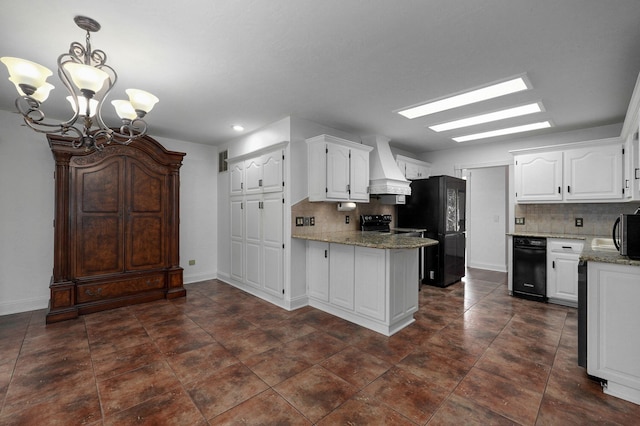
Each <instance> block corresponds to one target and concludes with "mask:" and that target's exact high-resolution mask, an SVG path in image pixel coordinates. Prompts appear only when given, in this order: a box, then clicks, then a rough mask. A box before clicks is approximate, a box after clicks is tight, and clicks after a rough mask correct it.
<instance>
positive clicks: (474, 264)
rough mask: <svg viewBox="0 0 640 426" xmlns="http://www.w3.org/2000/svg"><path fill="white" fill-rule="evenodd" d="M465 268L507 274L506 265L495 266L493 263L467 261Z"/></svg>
mask: <svg viewBox="0 0 640 426" xmlns="http://www.w3.org/2000/svg"><path fill="white" fill-rule="evenodd" d="M467 266H468V267H469V268H476V269H487V270H489V271H496V272H507V267H506V265H496V264H493V263H482V262H469V261H467Z"/></svg>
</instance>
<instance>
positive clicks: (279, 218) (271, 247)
mask: <svg viewBox="0 0 640 426" xmlns="http://www.w3.org/2000/svg"><path fill="white" fill-rule="evenodd" d="M245 200H246V202H245V208H244V217H245V248H244V251H245V265H246V266H245V274H246V275H245V283H246V284H248V285H250V286H253V287H255V288H258V289H260V290H264V291H266V292H267V293H270V294H272V295H274V296H277V297H282V288H283V247H282V244H283V216H284V211H283V204H282V194H280V193H270V194H264V195H260V194H258V195H249V196H247V197H246V198H245Z"/></svg>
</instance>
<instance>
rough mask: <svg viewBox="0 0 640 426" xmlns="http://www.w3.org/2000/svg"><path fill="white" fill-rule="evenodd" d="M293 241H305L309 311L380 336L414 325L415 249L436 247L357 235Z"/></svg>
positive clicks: (417, 241) (412, 240) (423, 240)
mask: <svg viewBox="0 0 640 426" xmlns="http://www.w3.org/2000/svg"><path fill="white" fill-rule="evenodd" d="M294 238H302V239H307V240H309V241H307V294H308V297H309V305H310V306H313V307H315V308H317V309H320V310H322V311H325V312H327V313H330V314H332V315H335V316H338V317H340V318H343V319H346V320H347V321H351V322H353V323H355V324H358V325H361V326H363V327H366V328H369V329H371V330H374V331H376V332H378V333H381V334H384V335H386V336H390V335H392V334H394V333H396V332H397V331H399V330H401V329H402V328H404V327H406V326H407V325H409V324H411V323H412V322H414V319H413V314H414V313H415V312H416V311H417V310H418V285H419V279H418V248H419V247H424V246H430V245H435V244H437V241H435V240H430V239H427V238H415V237H400V236H391V235H381V234H380V233H376V232H371V233H367V232H360V231H357V232H341V233H333V234H322V235H316V236H297V237H296V236H294ZM333 241H336V242H333Z"/></svg>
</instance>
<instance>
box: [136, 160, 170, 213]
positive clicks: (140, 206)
mask: <svg viewBox="0 0 640 426" xmlns="http://www.w3.org/2000/svg"><path fill="white" fill-rule="evenodd" d="M129 173H130V179H131V185H130V188H131V203H130V207H131V211H132V212H161V211H162V205H163V192H164V191H163V188H164V180H163V179H164V177H163V176H162V175H158V174H153V173H152V172H150V171H147V170H145V169H144V168H143V167H141V166H140V165H139V164H137V163H132V164H131V166H130V167H129Z"/></svg>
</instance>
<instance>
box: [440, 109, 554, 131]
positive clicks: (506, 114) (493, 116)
mask: <svg viewBox="0 0 640 426" xmlns="http://www.w3.org/2000/svg"><path fill="white" fill-rule="evenodd" d="M541 111H542V107H541V105H540V103H538V102H536V103H533V104H528V105H522V106H519V107H514V108H508V109H503V110H500V111H494V112H490V113H487V114H481V115H474V116H473V117H467V118H462V119H460V120H454V121H449V122H446V123H441V124H436V125H434V126H429V128H430V129H431V130H433V131H434V132H444V131H445V130H453V129H460V128H462V127H468V126H474V125H476V124H483V123H490V122H492V121H498V120H504V119H506V118H512V117H520V116H522V115H527V114H533V113H536V112H541Z"/></svg>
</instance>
